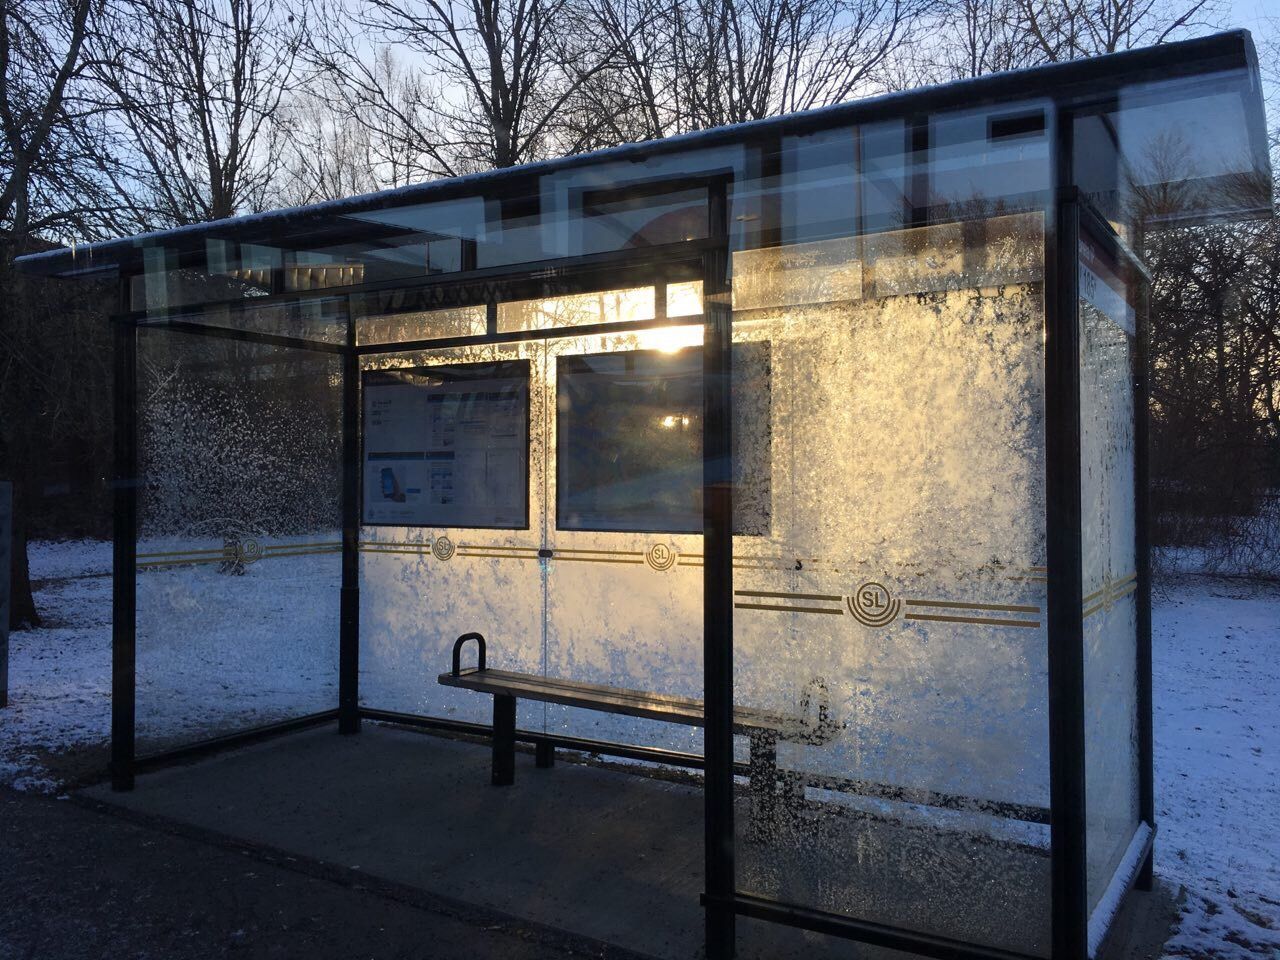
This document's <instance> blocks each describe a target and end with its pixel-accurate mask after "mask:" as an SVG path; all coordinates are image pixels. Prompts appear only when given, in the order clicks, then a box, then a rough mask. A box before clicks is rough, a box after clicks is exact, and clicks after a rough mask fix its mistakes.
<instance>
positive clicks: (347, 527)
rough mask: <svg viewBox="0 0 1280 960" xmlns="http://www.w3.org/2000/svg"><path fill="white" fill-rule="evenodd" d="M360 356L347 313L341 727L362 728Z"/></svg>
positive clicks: (345, 730)
mask: <svg viewBox="0 0 1280 960" xmlns="http://www.w3.org/2000/svg"><path fill="white" fill-rule="evenodd" d="M360 479H361V478H360V355H359V354H358V353H357V352H356V343H355V321H354V320H353V319H352V318H351V317H350V314H348V319H347V349H346V352H344V353H343V355H342V593H341V605H340V608H339V614H338V732H339V733H343V734H353V733H359V732H360Z"/></svg>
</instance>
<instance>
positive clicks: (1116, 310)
mask: <svg viewBox="0 0 1280 960" xmlns="http://www.w3.org/2000/svg"><path fill="white" fill-rule="evenodd" d="M1079 272H1080V474H1081V491H1080V497H1081V504H1080V506H1081V522H1082V529H1081V550H1082V555H1081V575H1082V584H1083V590H1084V597H1083V603H1084V611H1083V612H1084V671H1085V681H1084V700H1085V786H1086V804H1085V813H1086V816H1087V828H1086V829H1087V847H1088V849H1087V853H1088V865H1089V871H1088V877H1089V881H1088V889H1089V906H1090V909H1095V910H1097V911H1099V913H1098V915H1097V916H1096V922H1095V924H1094V926H1095V927H1097V926H1098V924H1101V926H1102V927H1104V928H1105V925H1106V923H1107V922H1109V920H1110V915H1111V913H1113V912H1114V910H1115V909H1116V907H1117V906H1118V899H1115V898H1108V903H1107V904H1106V905H1105V906H1104V907H1102V908H1099V904H1100V903H1101V902H1102V901H1103V899H1104V896H1105V894H1106V891H1107V888H1108V884H1109V883H1110V882H1111V881H1112V877H1113V876H1115V875H1117V871H1119V872H1120V873H1124V874H1126V875H1125V876H1123V877H1117V879H1118V880H1119V881H1121V882H1124V881H1127V880H1128V879H1129V875H1131V874H1132V872H1133V870H1134V869H1136V866H1137V865H1136V863H1130V862H1128V858H1126V852H1127V850H1128V848H1129V845H1130V843H1131V841H1132V840H1133V839H1134V835H1135V831H1136V830H1137V828H1138V709H1137V684H1138V665H1137V599H1136V596H1135V591H1136V590H1137V561H1136V555H1135V551H1136V543H1137V542H1136V539H1135V538H1136V530H1135V526H1134V490H1135V486H1134V454H1135V447H1134V413H1135V411H1134V399H1133V398H1134V368H1133V339H1134V334H1135V329H1136V328H1135V321H1134V318H1135V312H1134V303H1135V292H1136V285H1135V284H1134V282H1133V278H1132V277H1131V276H1129V275H1128V271H1126V270H1124V269H1123V268H1122V266H1121V263H1120V262H1119V261H1117V260H1116V259H1114V258H1113V257H1112V256H1110V254H1109V253H1107V252H1105V248H1104V247H1103V246H1102V245H1100V244H1099V243H1096V242H1095V241H1093V240H1092V239H1090V238H1089V237H1088V236H1084V237H1082V239H1081V242H1080V268H1079Z"/></svg>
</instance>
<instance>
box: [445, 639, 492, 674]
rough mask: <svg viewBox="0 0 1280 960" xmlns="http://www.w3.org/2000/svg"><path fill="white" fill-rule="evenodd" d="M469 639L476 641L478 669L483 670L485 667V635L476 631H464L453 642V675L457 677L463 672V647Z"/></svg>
mask: <svg viewBox="0 0 1280 960" xmlns="http://www.w3.org/2000/svg"><path fill="white" fill-rule="evenodd" d="M468 640H474V641H475V642H476V652H477V657H476V669H477V670H483V669H484V667H485V658H484V636H483V635H482V634H479V633H475V632H472V633H464V634H463V635H462V636H460V637H459V638H458V639H457V640H455V641H454V642H453V675H454V676H455V677H456V676H457V675H458V674H459V673H461V672H462V647H463V645H464V644H466V642H467V641H468Z"/></svg>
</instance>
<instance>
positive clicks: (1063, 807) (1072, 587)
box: [1045, 108, 1089, 960]
mask: <svg viewBox="0 0 1280 960" xmlns="http://www.w3.org/2000/svg"><path fill="white" fill-rule="evenodd" d="M1072 119H1073V118H1072V116H1071V115H1070V114H1069V113H1067V112H1066V111H1063V110H1061V108H1060V109H1059V115H1058V122H1057V138H1056V144H1055V155H1054V178H1053V183H1054V186H1055V191H1054V197H1053V202H1052V204H1051V205H1050V214H1049V219H1048V222H1047V223H1046V230H1045V312H1046V317H1045V448H1046V449H1045V459H1046V466H1045V473H1046V476H1045V500H1046V518H1045V519H1046V524H1047V527H1046V535H1047V548H1048V549H1047V552H1048V564H1049V596H1048V626H1049V636H1048V643H1049V650H1048V668H1049V669H1048V674H1049V675H1048V684H1049V807H1050V822H1051V827H1050V853H1051V876H1052V897H1051V907H1050V909H1051V914H1052V917H1051V923H1052V956H1053V960H1085V958H1086V957H1087V956H1088V907H1089V901H1088V881H1087V860H1086V856H1085V828H1086V820H1085V761H1084V751H1085V738H1084V626H1083V616H1082V614H1083V610H1082V608H1081V599H1082V596H1083V589H1082V574H1081V570H1080V559H1081V546H1080V521H1081V507H1080V341H1079V302H1078V301H1079V274H1078V260H1079V231H1080V221H1079V208H1078V206H1077V202H1076V197H1075V193H1074V189H1073V184H1072V149H1073V137H1072V132H1073V127H1072Z"/></svg>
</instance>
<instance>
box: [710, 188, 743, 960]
mask: <svg viewBox="0 0 1280 960" xmlns="http://www.w3.org/2000/svg"><path fill="white" fill-rule="evenodd" d="M709 194H710V196H709V204H708V206H709V215H710V225H711V235H712V236H717V237H721V238H722V239H723V241H724V242H723V243H721V244H719V245H717V246H716V247H715V248H713V249H712V250H710V251H709V252H708V253H707V255H706V259H705V260H704V274H703V281H702V283H703V286H702V296H703V312H704V313H703V366H702V370H703V403H704V410H703V451H702V517H703V553H704V556H705V560H704V566H703V574H702V590H703V596H702V604H703V613H702V658H703V660H702V671H703V702H704V706H705V710H706V727H705V732H704V741H703V742H704V749H705V753H706V758H707V767H706V795H705V803H706V808H705V817H706V823H705V833H706V838H705V844H706V885H707V887H706V889H707V896H706V911H707V916H706V923H707V928H706V937H707V944H706V946H707V958H708V960H728V958H730V957H732V956H733V954H734V946H735V939H736V936H735V928H736V924H735V914H734V910H733V906H732V898H733V894H734V890H735V879H734V828H733V488H732V481H733V476H732V471H731V467H730V458H731V456H732V450H733V444H732V439H731V436H730V430H731V426H732V422H733V421H732V403H733V398H732V391H731V389H730V384H731V375H732V351H731V347H732V335H733V331H732V315H731V312H730V303H729V251H728V203H727V198H726V187H725V184H724V183H719V184H713V185H712V187H711V189H710V191H709Z"/></svg>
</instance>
